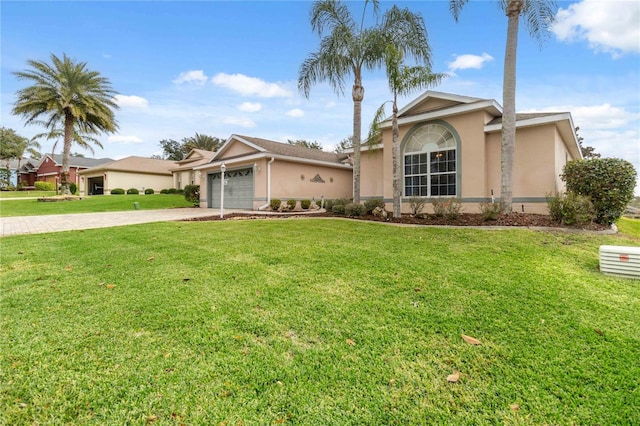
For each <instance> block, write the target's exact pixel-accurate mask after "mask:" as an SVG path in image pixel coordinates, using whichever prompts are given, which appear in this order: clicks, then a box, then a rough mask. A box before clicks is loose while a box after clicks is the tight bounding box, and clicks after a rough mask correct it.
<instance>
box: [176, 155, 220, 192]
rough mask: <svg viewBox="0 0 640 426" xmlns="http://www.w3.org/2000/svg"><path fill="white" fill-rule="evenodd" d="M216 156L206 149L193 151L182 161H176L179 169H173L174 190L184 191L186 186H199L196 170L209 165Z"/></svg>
mask: <svg viewBox="0 0 640 426" xmlns="http://www.w3.org/2000/svg"><path fill="white" fill-rule="evenodd" d="M215 154H216V153H215V152H213V151H207V150H204V149H192V150H191V151H190V152H189V153H188V154H187V155H186V156H185V157H184V158H183V159H182V160H180V161H176V162H175V164H176V165H177V166H178V167H176V168H174V169H171V173H172V174H173V188H176V189H184V187H185V186H186V185H199V184H200V182H199V181H197V180H196V171H195V170H194V168H195V167H198V166H201V165H203V164H207V163H208V162H210V161H211V159H212V158H213V156H214V155H215Z"/></svg>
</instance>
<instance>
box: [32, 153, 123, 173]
mask: <svg viewBox="0 0 640 426" xmlns="http://www.w3.org/2000/svg"><path fill="white" fill-rule="evenodd" d="M46 158H49V159H51V160H52V161H53V162H54V163H55V165H56V166H62V154H46V155H44V156H42V158H41V159H40V164H39V165H38V167H39V166H40V165H41V164H42V163H43V162H44V160H45V159H46ZM111 161H113V158H88V157H77V156H74V155H72V156H70V157H69V167H78V168H84V169H88V168H90V167H95V166H99V165H101V164H105V163H109V162H111Z"/></svg>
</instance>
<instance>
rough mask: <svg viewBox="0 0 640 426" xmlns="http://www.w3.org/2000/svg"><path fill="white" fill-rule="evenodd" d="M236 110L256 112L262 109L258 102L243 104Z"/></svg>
mask: <svg viewBox="0 0 640 426" xmlns="http://www.w3.org/2000/svg"><path fill="white" fill-rule="evenodd" d="M238 109H239V110H240V111H244V112H258V111H260V110H261V109H262V104H260V103H259V102H243V103H241V104H240V105H238Z"/></svg>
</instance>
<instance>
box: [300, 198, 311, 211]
mask: <svg viewBox="0 0 640 426" xmlns="http://www.w3.org/2000/svg"><path fill="white" fill-rule="evenodd" d="M300 207H302V208H303V209H304V210H308V209H309V207H311V200H306V199H305V200H300Z"/></svg>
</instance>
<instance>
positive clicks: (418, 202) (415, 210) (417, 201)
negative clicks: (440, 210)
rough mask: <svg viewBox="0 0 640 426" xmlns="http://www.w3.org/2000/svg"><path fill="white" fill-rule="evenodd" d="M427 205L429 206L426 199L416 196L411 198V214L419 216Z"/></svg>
mask: <svg viewBox="0 0 640 426" xmlns="http://www.w3.org/2000/svg"><path fill="white" fill-rule="evenodd" d="M425 204H427V199H426V198H423V197H418V196H416V195H414V196H413V197H411V198H409V208H410V209H411V214H412V215H414V216H417V215H419V214H420V213H422V209H424V206H425Z"/></svg>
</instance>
